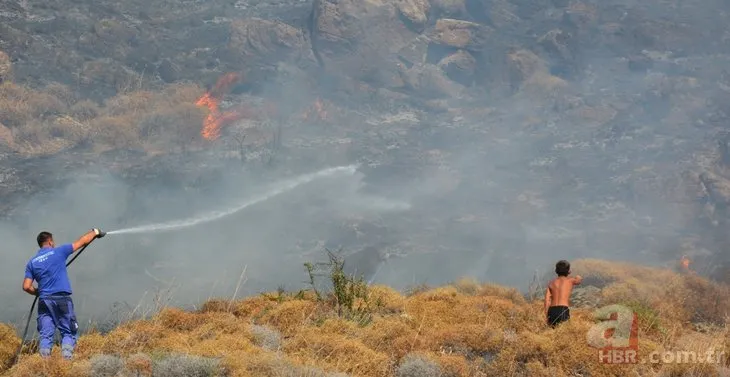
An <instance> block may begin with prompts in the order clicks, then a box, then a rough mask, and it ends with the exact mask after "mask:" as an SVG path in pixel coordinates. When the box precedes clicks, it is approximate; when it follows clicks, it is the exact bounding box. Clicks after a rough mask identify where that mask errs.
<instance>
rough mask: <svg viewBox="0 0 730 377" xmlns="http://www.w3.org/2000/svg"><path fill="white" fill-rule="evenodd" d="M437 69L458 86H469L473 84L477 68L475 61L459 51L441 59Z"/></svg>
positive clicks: (465, 52)
mask: <svg viewBox="0 0 730 377" xmlns="http://www.w3.org/2000/svg"><path fill="white" fill-rule="evenodd" d="M438 67H439V68H441V69H442V70H443V71H444V73H445V74H446V76H447V77H448V78H450V79H451V80H454V81H456V82H458V83H459V84H462V85H465V86H470V85H471V84H472V83H473V82H474V75H475V73H476V68H477V60H476V59H475V58H474V56H472V54H470V53H469V52H468V51H465V50H459V51H457V52H456V53H454V54H452V55H449V56H447V57H445V58H443V59H442V60H441V61H440V62H439V63H438Z"/></svg>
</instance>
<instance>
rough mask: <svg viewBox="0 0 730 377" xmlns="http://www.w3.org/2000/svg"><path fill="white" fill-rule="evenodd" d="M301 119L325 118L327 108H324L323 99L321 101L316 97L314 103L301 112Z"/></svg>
mask: <svg viewBox="0 0 730 377" xmlns="http://www.w3.org/2000/svg"><path fill="white" fill-rule="evenodd" d="M302 119H304V120H306V121H310V120H314V119H317V120H322V121H324V120H327V109H325V105H324V101H322V99H321V98H319V97H317V99H316V100H315V101H314V103H313V104H312V105H311V106H310V107H309V108H308V109H307V110H305V111H304V113H303V114H302Z"/></svg>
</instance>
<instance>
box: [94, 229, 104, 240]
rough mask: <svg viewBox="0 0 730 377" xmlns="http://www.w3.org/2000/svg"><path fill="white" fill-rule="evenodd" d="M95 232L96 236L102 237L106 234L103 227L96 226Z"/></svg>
mask: <svg viewBox="0 0 730 377" xmlns="http://www.w3.org/2000/svg"><path fill="white" fill-rule="evenodd" d="M93 230H94V234H95V235H96V238H102V237H104V236H106V232H102V231H101V229H98V228H94V229H93Z"/></svg>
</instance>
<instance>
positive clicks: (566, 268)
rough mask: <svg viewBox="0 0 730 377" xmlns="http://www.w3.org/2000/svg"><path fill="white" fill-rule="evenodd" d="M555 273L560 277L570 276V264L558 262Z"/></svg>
mask: <svg viewBox="0 0 730 377" xmlns="http://www.w3.org/2000/svg"><path fill="white" fill-rule="evenodd" d="M555 273H556V274H558V276H568V275H569V274H570V263H569V262H568V261H567V260H561V261H558V263H555Z"/></svg>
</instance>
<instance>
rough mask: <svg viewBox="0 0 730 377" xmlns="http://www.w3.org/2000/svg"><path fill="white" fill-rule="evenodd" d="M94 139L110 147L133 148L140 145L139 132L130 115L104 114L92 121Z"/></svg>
mask: <svg viewBox="0 0 730 377" xmlns="http://www.w3.org/2000/svg"><path fill="white" fill-rule="evenodd" d="M91 126H92V128H93V129H94V131H95V132H94V141H95V142H99V143H102V144H104V145H106V146H109V147H115V148H131V147H134V146H137V145H139V141H140V140H139V133H138V131H137V125H136V124H134V120H133V119H130V118H128V117H121V116H120V117H111V116H104V117H100V118H96V119H94V120H93V121H92V122H91Z"/></svg>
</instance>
